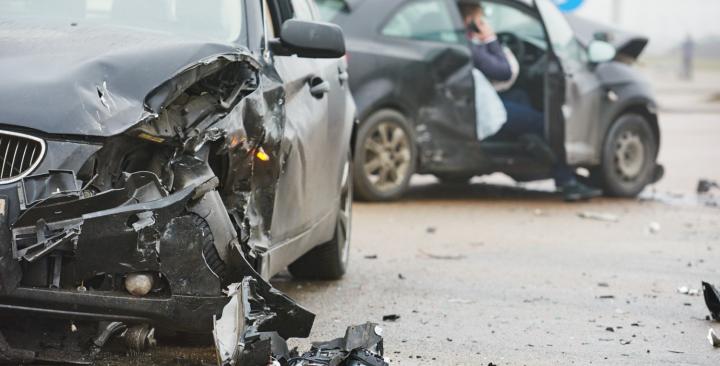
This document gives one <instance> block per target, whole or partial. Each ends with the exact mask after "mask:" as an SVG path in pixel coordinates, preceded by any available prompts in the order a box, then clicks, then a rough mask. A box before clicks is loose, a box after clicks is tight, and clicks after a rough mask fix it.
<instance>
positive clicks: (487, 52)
mask: <svg viewBox="0 0 720 366" xmlns="http://www.w3.org/2000/svg"><path fill="white" fill-rule="evenodd" d="M470 49H471V50H472V58H473V64H474V65H475V68H476V69H478V70H480V72H482V73H483V75H485V77H486V78H488V80H490V81H508V80H510V79H512V68H511V67H510V63H509V62H508V60H507V57H505V52H504V51H503V48H502V46H501V45H500V42H498V41H497V40H494V41H492V42H488V43H479V42H475V41H471V44H470Z"/></svg>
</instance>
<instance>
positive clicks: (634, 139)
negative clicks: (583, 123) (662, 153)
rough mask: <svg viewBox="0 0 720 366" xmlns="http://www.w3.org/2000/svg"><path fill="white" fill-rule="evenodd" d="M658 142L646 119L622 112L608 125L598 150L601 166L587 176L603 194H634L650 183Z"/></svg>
mask: <svg viewBox="0 0 720 366" xmlns="http://www.w3.org/2000/svg"><path fill="white" fill-rule="evenodd" d="M658 149H659V141H658V139H657V136H656V135H655V133H654V132H653V130H652V128H651V126H650V123H649V122H648V120H647V119H646V118H645V117H643V116H642V115H639V114H634V113H630V114H625V115H622V116H621V117H620V118H618V119H617V120H616V121H615V123H614V124H613V125H612V126H611V127H610V130H609V131H608V134H607V137H606V138H605V142H604V144H603V150H602V165H601V166H600V167H598V168H597V169H595V170H594V171H593V172H592V177H591V179H592V180H593V181H595V182H597V184H598V185H600V186H601V187H602V188H603V191H604V193H605V195H606V196H610V197H627V198H631V197H636V196H637V195H638V194H640V192H642V191H643V189H644V188H645V187H646V186H647V185H648V184H651V183H652V182H653V178H654V175H655V172H656V166H657V155H658Z"/></svg>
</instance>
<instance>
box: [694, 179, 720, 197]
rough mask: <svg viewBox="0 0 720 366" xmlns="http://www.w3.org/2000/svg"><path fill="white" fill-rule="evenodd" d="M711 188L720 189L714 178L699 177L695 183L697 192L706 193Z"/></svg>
mask: <svg viewBox="0 0 720 366" xmlns="http://www.w3.org/2000/svg"><path fill="white" fill-rule="evenodd" d="M713 189H720V184H719V183H718V182H716V181H714V180H709V179H700V181H698V185H697V193H699V194H706V193H709V192H710V191H712V190H713Z"/></svg>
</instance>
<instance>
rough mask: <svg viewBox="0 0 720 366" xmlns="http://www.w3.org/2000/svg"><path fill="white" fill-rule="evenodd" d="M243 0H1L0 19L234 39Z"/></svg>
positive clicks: (241, 19)
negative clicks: (101, 26)
mask: <svg viewBox="0 0 720 366" xmlns="http://www.w3.org/2000/svg"><path fill="white" fill-rule="evenodd" d="M243 7H244V0H0V20H19V19H29V20H39V21H66V22H68V23H77V24H83V23H85V24H103V25H112V26H119V27H129V28H136V29H142V30H150V31H155V32H162V33H167V34H172V35H179V36H183V37H193V38H212V39H216V40H223V41H234V40H237V39H238V38H239V37H240V35H241V34H242V31H243V27H244V23H245V22H244V13H243Z"/></svg>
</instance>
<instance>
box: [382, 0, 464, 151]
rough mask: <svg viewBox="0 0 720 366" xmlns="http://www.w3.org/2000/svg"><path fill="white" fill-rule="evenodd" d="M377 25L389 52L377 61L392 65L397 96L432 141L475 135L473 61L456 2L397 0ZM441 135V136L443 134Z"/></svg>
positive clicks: (440, 141) (454, 140) (452, 139)
mask: <svg viewBox="0 0 720 366" xmlns="http://www.w3.org/2000/svg"><path fill="white" fill-rule="evenodd" d="M398 4H399V5H398V6H397V7H396V8H395V9H394V11H393V12H392V14H391V15H390V16H389V17H388V20H387V22H386V23H385V24H384V25H383V26H382V28H381V30H380V33H381V34H380V37H381V40H382V42H383V43H384V44H385V45H387V49H388V52H387V54H386V55H383V56H382V57H383V58H384V60H380V61H378V64H382V65H386V66H385V67H386V68H396V69H397V71H398V73H397V74H396V80H395V86H396V91H395V92H396V94H397V98H398V99H400V100H403V98H408V97H412V98H417V99H416V100H412V101H407V102H406V104H407V105H410V106H418V107H419V108H418V109H417V110H414V111H410V113H411V114H412V113H416V114H415V115H411V116H410V117H411V119H412V120H414V121H415V125H416V126H421V128H420V129H419V130H420V131H425V132H428V133H429V134H430V135H431V136H432V140H433V141H434V142H435V143H442V142H443V140H444V142H446V144H447V145H456V144H457V141H458V139H462V138H465V139H468V138H469V139H474V138H475V136H476V133H475V128H476V127H475V101H474V95H475V94H474V82H473V80H472V61H471V57H470V49H469V47H468V42H467V40H466V38H465V36H464V31H463V27H462V22H461V20H460V15H459V13H458V11H457V7H456V5H455V4H454V2H453V1H448V0H414V1H404V2H399V3H398ZM443 137H444V139H443Z"/></svg>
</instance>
